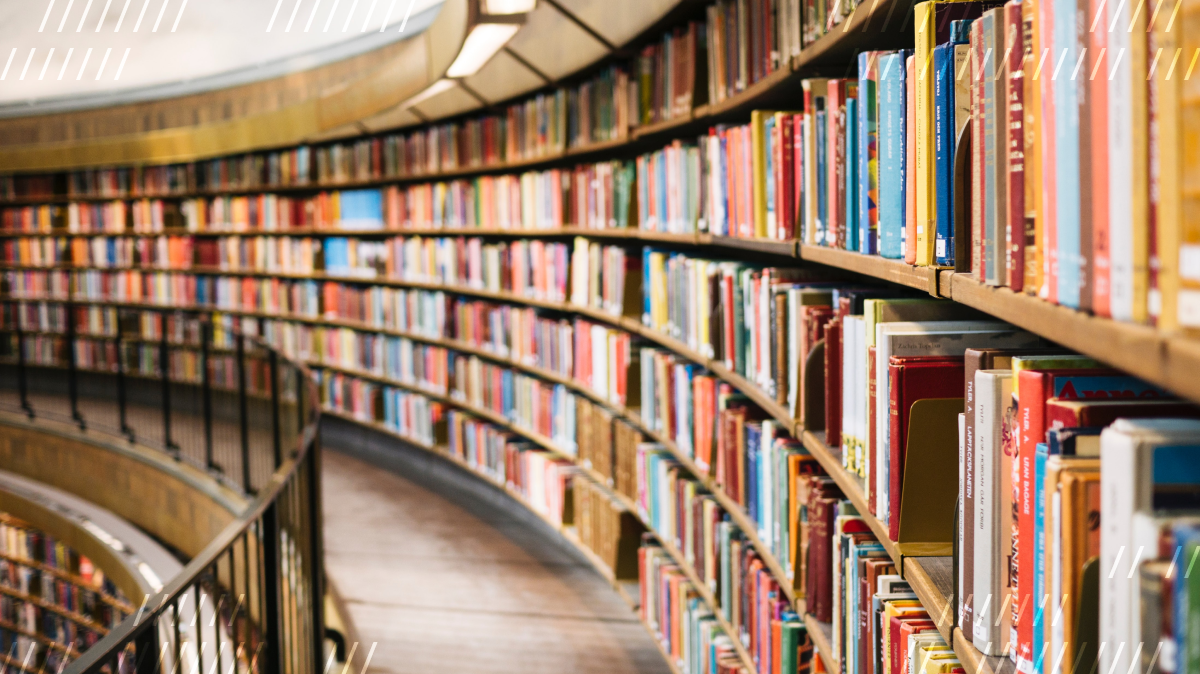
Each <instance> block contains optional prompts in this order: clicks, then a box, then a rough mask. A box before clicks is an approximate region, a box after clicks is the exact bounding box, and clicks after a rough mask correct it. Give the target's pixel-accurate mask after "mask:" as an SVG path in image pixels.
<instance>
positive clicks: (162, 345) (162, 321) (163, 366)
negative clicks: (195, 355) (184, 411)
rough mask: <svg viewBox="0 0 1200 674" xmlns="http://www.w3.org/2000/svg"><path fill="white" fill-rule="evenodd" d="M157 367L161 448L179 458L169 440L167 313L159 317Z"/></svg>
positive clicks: (174, 445)
mask: <svg viewBox="0 0 1200 674" xmlns="http://www.w3.org/2000/svg"><path fill="white" fill-rule="evenodd" d="M158 328H159V338H160V339H159V342H158V366H159V371H160V372H161V373H162V416H163V446H164V447H165V448H166V450H167V451H168V452H171V453H172V454H174V455H175V458H176V459H179V458H180V455H179V445H177V444H175V441H174V440H172V439H171V349H170V345H169V344H168V343H167V313H166V312H165V311H164V312H163V313H162V314H161V315H160V316H159V323H158Z"/></svg>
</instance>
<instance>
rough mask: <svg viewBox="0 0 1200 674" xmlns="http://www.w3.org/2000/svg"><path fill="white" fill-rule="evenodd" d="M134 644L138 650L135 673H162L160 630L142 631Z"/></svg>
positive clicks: (135, 656) (135, 659) (135, 658)
mask: <svg viewBox="0 0 1200 674" xmlns="http://www.w3.org/2000/svg"><path fill="white" fill-rule="evenodd" d="M133 643H134V646H135V647H136V648H137V653H136V654H135V655H134V669H133V671H134V672H136V674H158V672H160V671H161V670H160V668H159V665H160V664H161V663H160V662H159V655H160V654H159V651H158V630H157V629H153V628H151V629H148V630H142V633H141V634H139V635H138V636H137V638H135V639H134V640H133ZM181 669H182V668H181Z"/></svg>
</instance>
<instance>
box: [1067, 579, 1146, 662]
mask: <svg viewBox="0 0 1200 674" xmlns="http://www.w3.org/2000/svg"><path fill="white" fill-rule="evenodd" d="M1078 596H1079V601H1078V602H1076V604H1075V643H1076V644H1078V646H1077V647H1076V648H1077V650H1076V652H1075V664H1073V665H1071V668H1070V671H1072V672H1094V671H1096V667H1097V666H1098V665H1099V663H1100V662H1099V661H1100V558H1099V557H1091V558H1090V559H1088V560H1087V561H1086V562H1084V563H1083V573H1081V574H1080V576H1079V591H1078ZM1068 601H1070V599H1068ZM1063 669H1064V670H1066V669H1067V663H1063ZM1138 671H1141V668H1140V667H1139V668H1138Z"/></svg>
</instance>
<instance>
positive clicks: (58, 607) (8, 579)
mask: <svg viewBox="0 0 1200 674" xmlns="http://www.w3.org/2000/svg"><path fill="white" fill-rule="evenodd" d="M134 610H135V609H134V607H133V606H130V605H129V602H128V600H127V599H126V598H125V597H124V595H123V594H122V593H121V591H120V590H119V589H117V587H116V586H115V585H113V583H112V582H111V581H110V580H109V579H108V578H107V577H106V576H105V575H104V572H103V571H101V570H100V569H97V568H96V567H95V566H94V565H93V564H92V562H91V560H89V559H88V558H87V557H85V556H83V555H80V554H79V553H78V552H76V551H75V550H74V549H72V548H70V547H68V546H67V545H66V544H64V543H63V542H62V541H59V540H56V539H55V538H53V537H52V536H50V535H48V534H46V533H44V532H41V531H38V530H37V529H34V528H33V527H32V526H30V525H29V524H28V523H26V522H24V521H22V520H19V519H17V518H15V517H12V516H11V515H7V514H0V646H2V647H3V648H4V649H5V651H6V652H13V651H14V649H15V652H19V653H22V654H28V655H22V658H23V659H24V661H25V662H26V663H27V665H28V666H29V667H34V666H47V667H50V666H52V667H60V666H63V664H65V663H64V654H67V653H69V652H70V651H71V650H74V651H76V652H78V651H82V650H84V649H86V648H89V647H90V646H93V645H95V644H96V642H98V641H99V640H100V639H101V638H102V637H103V636H104V635H105V634H106V633H107V632H108V630H110V629H112V628H114V627H116V626H117V625H118V624H120V622H121V621H122V620H124V619H125V617H126V616H128V615H129V614H131V613H133V612H134Z"/></svg>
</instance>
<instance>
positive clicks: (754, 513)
mask: <svg viewBox="0 0 1200 674" xmlns="http://www.w3.org/2000/svg"><path fill="white" fill-rule="evenodd" d="M761 442H762V427H761V426H751V425H750V424H746V465H745V466H743V468H742V470H743V471H744V474H745V476H746V493H745V494H744V495H743V496H744V497H745V499H746V507H747V508H748V509H749V510H750V512H749V513H748V514H749V515H750V519H751V520H753V521H755V522H757V521H758V459H759V456H758V446H759V444H760V443H761Z"/></svg>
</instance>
